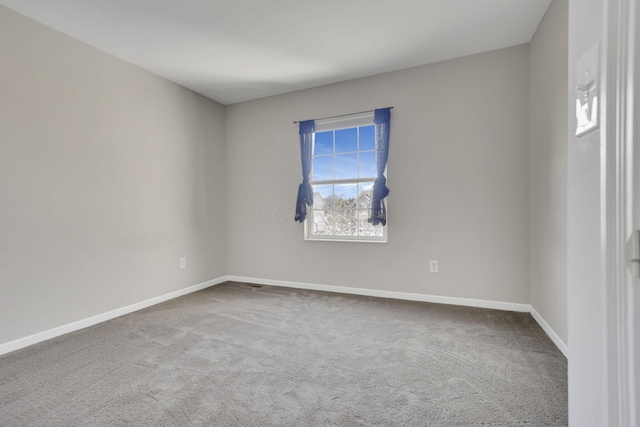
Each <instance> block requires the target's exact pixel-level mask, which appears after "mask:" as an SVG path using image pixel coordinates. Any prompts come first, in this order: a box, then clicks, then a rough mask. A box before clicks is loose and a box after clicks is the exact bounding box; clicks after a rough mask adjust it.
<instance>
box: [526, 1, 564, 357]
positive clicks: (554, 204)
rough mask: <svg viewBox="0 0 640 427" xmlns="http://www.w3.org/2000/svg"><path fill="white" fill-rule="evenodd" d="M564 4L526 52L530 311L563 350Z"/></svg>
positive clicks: (553, 11)
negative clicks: (527, 69)
mask: <svg viewBox="0 0 640 427" xmlns="http://www.w3.org/2000/svg"><path fill="white" fill-rule="evenodd" d="M567 31H568V0H554V1H553V2H552V3H551V6H550V7H549V9H548V10H547V13H546V14H545V16H544V19H543V20H542V22H541V23H540V26H539V27H538V30H537V32H536V34H535V36H534V37H533V40H532V41H531V44H530V46H529V55H530V56H529V78H530V81H529V84H530V86H529V87H530V90H529V92H530V95H529V96H530V108H529V111H530V122H529V138H530V147H529V171H530V192H531V193H530V195H531V201H530V203H531V213H530V217H531V220H530V227H531V228H530V229H531V233H530V236H531V266H530V273H531V279H530V282H531V301H530V302H531V305H532V307H533V308H534V309H535V310H536V311H537V312H538V313H539V314H540V315H541V316H542V317H543V318H544V320H545V321H546V322H547V323H548V324H549V326H550V327H551V328H552V329H553V330H554V331H555V333H556V334H557V335H558V337H559V338H560V339H561V340H562V341H563V342H564V343H565V344H567V268H566V264H567V60H568V59H567V41H568V34H567Z"/></svg>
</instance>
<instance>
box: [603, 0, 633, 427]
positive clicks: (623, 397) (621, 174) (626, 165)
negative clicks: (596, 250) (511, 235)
mask: <svg viewBox="0 0 640 427" xmlns="http://www.w3.org/2000/svg"><path fill="white" fill-rule="evenodd" d="M636 2H637V0H606V1H605V2H604V8H605V10H604V17H605V19H604V23H603V24H604V25H603V34H602V36H603V39H604V40H605V43H603V51H602V58H603V61H602V76H603V77H602V84H603V85H606V87H604V88H603V89H604V90H603V94H604V96H605V98H606V99H604V102H603V107H604V108H603V110H602V115H603V116H602V117H603V120H602V122H603V129H602V132H601V136H602V137H603V138H605V139H604V141H605V143H604V144H603V145H602V147H603V152H602V156H603V164H602V166H603V167H602V186H603V187H602V189H603V190H604V191H602V194H603V200H602V206H603V209H602V219H603V221H602V224H603V230H602V231H603V243H604V245H603V248H602V249H603V251H602V253H603V262H604V269H603V271H604V274H605V276H606V277H604V278H603V279H604V282H603V283H605V284H606V287H607V294H606V295H607V296H606V303H605V304H606V313H607V315H606V316H607V317H606V322H607V325H606V333H607V341H606V342H607V349H606V359H605V360H607V372H605V373H604V375H605V378H606V384H607V388H608V402H607V403H606V404H607V415H608V421H609V426H611V427H613V426H620V427H627V426H628V427H634V426H638V425H640V424H639V422H640V418H639V414H638V412H637V411H638V409H637V403H638V402H637V400H638V398H639V397H640V393H639V390H638V387H640V384H638V382H639V381H638V376H639V374H640V373H639V372H638V371H640V367H639V366H637V364H638V361H639V360H640V339H639V338H638V337H639V335H640V323H639V321H640V305H639V304H638V302H637V301H638V295H640V290H639V288H640V280H638V279H634V278H633V277H632V276H631V275H630V273H629V271H628V269H627V259H628V258H627V257H628V253H627V252H628V249H627V241H628V239H629V237H630V235H631V233H632V232H633V230H634V229H640V220H639V219H640V197H638V196H639V195H640V185H639V184H640V181H639V179H640V158H639V157H640V150H638V149H634V144H633V142H634V137H635V136H636V135H639V134H640V124H639V123H638V122H639V121H640V114H639V113H640V102H639V99H640V96H639V94H640V91H639V89H638V87H637V86H638V85H637V82H638V81H639V80H640V73H639V71H640V43H639V42H638V37H639V36H640V33H639V30H640V24H639V21H638V19H639V16H638V10H637V9H638V8H637V5H636Z"/></svg>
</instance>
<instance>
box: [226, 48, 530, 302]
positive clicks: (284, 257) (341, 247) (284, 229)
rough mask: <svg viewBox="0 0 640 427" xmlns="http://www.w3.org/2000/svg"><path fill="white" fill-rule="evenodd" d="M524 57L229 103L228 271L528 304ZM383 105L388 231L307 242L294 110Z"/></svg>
mask: <svg viewBox="0 0 640 427" xmlns="http://www.w3.org/2000/svg"><path fill="white" fill-rule="evenodd" d="M528 58H529V48H528V45H522V46H516V47H512V48H508V49H503V50H498V51H494V52H489V53H484V54H480V55H475V56H471V57H466V58H462V59H457V60H453V61H447V62H442V63H438V64H434V65H428V66H423V67H418V68H414V69H409V70H405V71H399V72H394V73H388V74H383V75H378V76H374V77H369V78H363V79H358V80H352V81H348V82H344V83H338V84H333V85H328V86H324V87H319V88H315V89H310V90H305V91H299V92H294V93H290V94H285V95H280V96H274V97H270V98H265V99H261V100H256V101H250V102H245V103H241V104H235V105H232V106H228V107H227V108H226V138H225V140H226V147H227V182H228V184H227V208H228V214H227V216H228V221H227V224H228V231H227V251H228V273H229V274H231V275H240V276H248V277H255V278H262V279H274V280H287V281H295V282H307V283H316V284H325V285H338V286H350V287H360V288H369V289H376V290H389V291H400V292H415V293H424V294H432V295H441V296H451V297H464V298H478V299H486V300H494V301H506V302H515V303H528V302H529V215H528V212H529V178H528V170H529V158H528V139H529V133H528V132H529V130H528V120H529V77H528V74H529V63H528ZM384 106H394V107H395V108H394V110H393V111H392V119H391V152H390V157H389V163H388V176H389V187H390V188H391V194H390V195H389V225H388V227H389V230H388V231H389V242H388V243H387V244H362V243H337V242H305V241H304V240H303V229H302V225H301V224H299V223H295V222H294V221H293V217H294V206H295V198H296V191H297V187H298V184H299V183H300V181H301V172H300V154H299V145H298V129H297V127H296V125H294V124H293V123H292V122H293V121H294V120H300V119H308V118H313V117H325V116H331V115H336V114H343V113H349V112H354V111H362V110H367V109H371V108H375V107H384ZM429 259H437V260H439V261H440V273H439V274H430V273H429V270H428V261H429Z"/></svg>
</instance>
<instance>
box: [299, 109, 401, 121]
mask: <svg viewBox="0 0 640 427" xmlns="http://www.w3.org/2000/svg"><path fill="white" fill-rule="evenodd" d="M388 108H389V109H390V110H393V107H388ZM374 111H376V110H367V111H358V112H357V113H349V114H340V115H337V116H330V117H321V118H319V119H314V120H327V119H337V118H340V117H347V116H355V115H356V114H364V113H373V112H374ZM301 121H304V120H300V121H295V122H293V123H294V124H295V123H300V122H301Z"/></svg>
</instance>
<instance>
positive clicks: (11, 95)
mask: <svg viewBox="0 0 640 427" xmlns="http://www.w3.org/2000/svg"><path fill="white" fill-rule="evenodd" d="M0 64H1V65H0V204H1V205H0V344H2V343H6V342H9V341H12V340H15V339H17V338H21V337H25V336H27V335H30V334H33V333H36V332H41V331H44V330H48V329H50V328H53V327H56V326H60V325H63V324H67V323H69V322H73V321H76V320H80V319H84V318H86V317H89V316H92V315H96V314H100V313H103V312H106V311H109V310H112V309H116V308H120V307H123V306H126V305H128V304H132V303H135V302H138V301H141V300H145V299H148V298H151V297H155V296H159V295H162V294H165V293H168V292H171V291H175V290H179V289H182V288H185V287H188V286H190V285H195V284H198V283H201V282H204V281H207V280H209V279H213V278H216V277H219V276H222V275H224V274H225V269H226V252H225V243H224V239H225V232H224V228H225V214H226V210H225V207H224V206H225V163H224V156H225V153H224V142H223V139H224V119H223V117H224V109H223V107H222V106H220V105H219V104H216V103H214V102H212V101H210V100H208V99H206V98H204V97H202V96H200V95H196V94H195V93H193V92H190V91H188V90H186V89H184V88H181V87H179V86H177V85H175V84H173V83H170V82H168V81H166V80H164V79H161V78H159V77H157V76H155V75H152V74H150V73H148V72H146V71H143V70H141V69H139V68H137V67H134V66H132V65H130V64H127V63H125V62H123V61H121V60H119V59H116V58H114V57H112V56H110V55H107V54H105V53H103V52H100V51H98V50H96V49H94V48H92V47H89V46H87V45H84V44H82V43H80V42H78V41H76V40H73V39H71V38H69V37H67V36H65V35H62V34H60V33H58V32H56V31H54V30H52V29H50V28H48V27H45V26H43V25H41V24H38V23H35V22H34V21H31V20H29V19H27V18H25V17H23V16H21V15H18V14H16V13H14V12H12V11H10V10H8V9H6V8H4V7H0ZM181 256H186V257H187V263H188V264H187V267H188V268H187V269H186V270H179V269H178V259H179V257H181Z"/></svg>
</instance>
